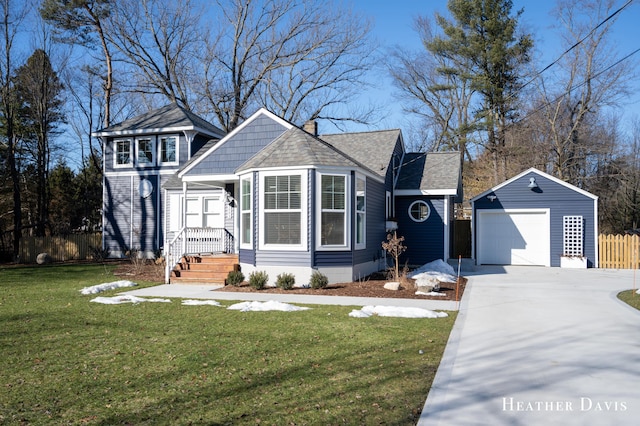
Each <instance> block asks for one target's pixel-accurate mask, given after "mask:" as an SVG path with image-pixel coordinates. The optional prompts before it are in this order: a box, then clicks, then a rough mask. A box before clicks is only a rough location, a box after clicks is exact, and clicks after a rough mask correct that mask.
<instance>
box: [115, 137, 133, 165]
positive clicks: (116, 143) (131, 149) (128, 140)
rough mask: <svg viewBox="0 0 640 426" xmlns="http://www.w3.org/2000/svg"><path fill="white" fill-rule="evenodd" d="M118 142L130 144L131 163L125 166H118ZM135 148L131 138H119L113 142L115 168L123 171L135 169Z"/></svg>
mask: <svg viewBox="0 0 640 426" xmlns="http://www.w3.org/2000/svg"><path fill="white" fill-rule="evenodd" d="M118 142H129V162H128V163H124V164H118ZM133 151H134V147H133V146H132V140H131V139H129V138H118V139H114V140H113V168H114V169H121V168H125V167H128V168H131V167H133V160H134V156H135V153H134V152H133Z"/></svg>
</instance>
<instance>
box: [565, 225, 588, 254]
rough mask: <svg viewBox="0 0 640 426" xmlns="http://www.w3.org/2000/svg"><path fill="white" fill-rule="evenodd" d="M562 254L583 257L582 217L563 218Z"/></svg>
mask: <svg viewBox="0 0 640 426" xmlns="http://www.w3.org/2000/svg"><path fill="white" fill-rule="evenodd" d="M562 223H563V233H562V235H563V250H564V251H563V254H564V255H565V256H582V255H583V253H584V252H583V250H582V249H583V247H582V240H583V232H584V227H583V223H584V219H583V217H582V216H563V217H562Z"/></svg>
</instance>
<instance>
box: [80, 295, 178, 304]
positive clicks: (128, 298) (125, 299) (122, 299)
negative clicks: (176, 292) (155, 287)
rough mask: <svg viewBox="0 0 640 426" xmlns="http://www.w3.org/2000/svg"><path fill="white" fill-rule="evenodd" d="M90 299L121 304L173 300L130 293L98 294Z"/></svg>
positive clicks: (96, 301) (168, 301)
mask: <svg viewBox="0 0 640 426" xmlns="http://www.w3.org/2000/svg"><path fill="white" fill-rule="evenodd" d="M90 301H91V302H95V303H102V304H103V305H119V304H122V303H142V302H160V303H171V300H169V299H144V298H142V297H136V296H132V295H128V294H124V295H120V296H113V297H104V296H98V297H96V298H95V299H91V300H90Z"/></svg>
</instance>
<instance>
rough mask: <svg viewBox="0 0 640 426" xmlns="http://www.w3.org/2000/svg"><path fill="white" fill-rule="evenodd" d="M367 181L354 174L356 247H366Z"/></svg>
mask: <svg viewBox="0 0 640 426" xmlns="http://www.w3.org/2000/svg"><path fill="white" fill-rule="evenodd" d="M366 191H367V181H366V179H365V178H364V177H362V176H356V197H355V198H356V200H355V201H356V203H355V204H356V249H362V248H365V247H366V230H367V221H366V217H367V198H366Z"/></svg>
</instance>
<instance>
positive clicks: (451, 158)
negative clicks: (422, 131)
mask: <svg viewBox="0 0 640 426" xmlns="http://www.w3.org/2000/svg"><path fill="white" fill-rule="evenodd" d="M459 184H460V153H458V152H431V153H424V152H420V153H407V154H405V156H404V161H403V162H402V166H401V168H400V176H399V177H398V183H397V185H396V188H397V189H420V190H423V191H433V190H457V189H458V187H459Z"/></svg>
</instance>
